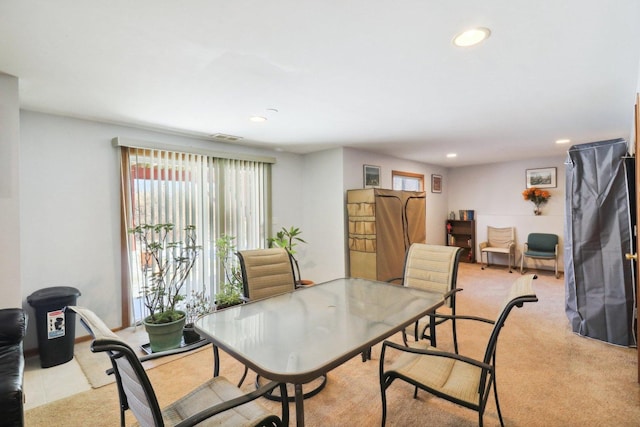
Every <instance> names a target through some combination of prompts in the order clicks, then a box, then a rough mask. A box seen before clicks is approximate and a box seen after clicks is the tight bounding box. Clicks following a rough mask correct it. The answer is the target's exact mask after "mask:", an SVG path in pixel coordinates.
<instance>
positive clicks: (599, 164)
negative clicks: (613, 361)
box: [564, 139, 635, 346]
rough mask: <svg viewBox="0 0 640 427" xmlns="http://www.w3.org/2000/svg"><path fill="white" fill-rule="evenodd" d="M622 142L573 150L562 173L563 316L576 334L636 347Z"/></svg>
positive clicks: (629, 235) (573, 148) (625, 153)
mask: <svg viewBox="0 0 640 427" xmlns="http://www.w3.org/2000/svg"><path fill="white" fill-rule="evenodd" d="M626 155H627V143H626V141H625V140H623V139H616V140H610V141H600V142H593V143H589V144H581V145H574V146H573V147H571V148H570V149H569V158H568V160H567V165H566V166H567V168H566V212H565V215H566V217H565V245H564V248H565V254H564V263H565V288H566V308H565V311H566V314H567V317H568V318H569V321H570V323H571V327H572V329H573V331H574V332H576V333H578V334H580V335H583V336H587V337H591V338H595V339H598V340H602V341H606V342H610V343H613V344H618V345H623V346H629V345H633V344H634V336H633V321H634V319H633V307H634V283H635V280H634V277H633V271H632V264H631V262H630V261H627V260H626V259H625V253H631V252H633V247H632V244H633V242H632V232H631V230H632V224H631V219H632V215H631V212H630V191H629V184H630V183H629V182H628V175H627V170H626V167H625V156H626Z"/></svg>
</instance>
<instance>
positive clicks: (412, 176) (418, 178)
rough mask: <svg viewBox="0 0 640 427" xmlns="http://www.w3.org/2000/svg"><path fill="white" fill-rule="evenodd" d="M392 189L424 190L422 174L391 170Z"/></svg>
mask: <svg viewBox="0 0 640 427" xmlns="http://www.w3.org/2000/svg"><path fill="white" fill-rule="evenodd" d="M391 177H392V179H393V189H394V190H407V191H424V175H422V174H418V173H411V172H400V171H391Z"/></svg>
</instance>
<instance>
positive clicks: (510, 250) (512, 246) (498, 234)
mask: <svg viewBox="0 0 640 427" xmlns="http://www.w3.org/2000/svg"><path fill="white" fill-rule="evenodd" d="M489 254H503V255H508V257H509V273H512V272H513V271H512V270H511V266H512V265H513V264H512V263H515V259H516V229H515V228H514V227H502V228H498V227H491V226H489V227H487V241H486V242H482V243H480V263H481V269H482V270H484V269H485V267H487V268H488V267H489V261H490V258H489ZM484 257H486V259H487V262H486V263H485V262H484Z"/></svg>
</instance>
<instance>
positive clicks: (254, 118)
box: [249, 116, 267, 123]
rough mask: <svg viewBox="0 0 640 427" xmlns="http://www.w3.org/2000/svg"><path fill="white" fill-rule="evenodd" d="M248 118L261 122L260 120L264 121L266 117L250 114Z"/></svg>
mask: <svg viewBox="0 0 640 427" xmlns="http://www.w3.org/2000/svg"><path fill="white" fill-rule="evenodd" d="M249 120H251V121H252V122H256V123H262V122H266V121H267V118H266V117H262V116H251V117H250V118H249Z"/></svg>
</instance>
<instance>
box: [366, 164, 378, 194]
mask: <svg viewBox="0 0 640 427" xmlns="http://www.w3.org/2000/svg"><path fill="white" fill-rule="evenodd" d="M375 187H380V166H371V165H364V188H375Z"/></svg>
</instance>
